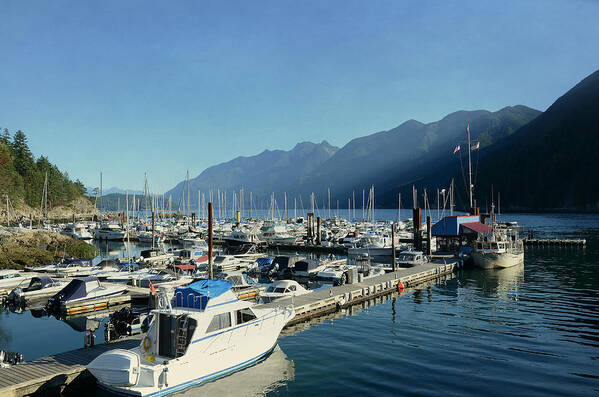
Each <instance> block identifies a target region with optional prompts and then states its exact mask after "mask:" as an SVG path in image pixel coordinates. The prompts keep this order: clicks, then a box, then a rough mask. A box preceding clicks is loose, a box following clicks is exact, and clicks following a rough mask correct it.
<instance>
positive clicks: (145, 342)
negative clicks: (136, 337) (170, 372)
mask: <svg viewBox="0 0 599 397" xmlns="http://www.w3.org/2000/svg"><path fill="white" fill-rule="evenodd" d="M142 346H143V348H144V351H145V352H148V351H149V350H150V348H151V347H152V341H151V340H150V338H148V337H147V336H146V337H145V338H144V340H143V342H142Z"/></svg>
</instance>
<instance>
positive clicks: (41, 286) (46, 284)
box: [7, 276, 67, 302]
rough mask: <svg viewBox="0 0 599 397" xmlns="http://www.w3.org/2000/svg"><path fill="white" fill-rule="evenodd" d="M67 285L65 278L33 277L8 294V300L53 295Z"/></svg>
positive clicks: (18, 300)
mask: <svg viewBox="0 0 599 397" xmlns="http://www.w3.org/2000/svg"><path fill="white" fill-rule="evenodd" d="M66 285H67V281H65V280H56V279H53V278H52V277H49V276H40V277H33V278H32V279H31V280H30V281H29V282H23V283H22V284H20V285H19V286H18V287H16V288H15V289H13V290H12V291H11V292H10V294H8V297H7V300H8V301H12V302H20V301H23V300H25V299H27V300H31V299H35V298H41V297H43V296H48V295H53V294H55V293H56V292H58V291H61V290H62V289H63V288H64V287H65V286H66Z"/></svg>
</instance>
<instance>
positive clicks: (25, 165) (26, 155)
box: [12, 130, 34, 177]
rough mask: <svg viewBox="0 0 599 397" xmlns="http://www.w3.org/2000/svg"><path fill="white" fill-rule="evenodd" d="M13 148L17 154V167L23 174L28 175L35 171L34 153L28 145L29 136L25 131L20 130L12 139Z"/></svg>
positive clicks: (15, 154)
mask: <svg viewBox="0 0 599 397" xmlns="http://www.w3.org/2000/svg"><path fill="white" fill-rule="evenodd" d="M12 150H13V152H14V156H15V169H16V170H17V172H18V173H19V174H21V176H23V177H26V176H28V175H30V174H31V173H32V172H33V169H34V163H33V155H32V154H31V151H30V150H29V146H28V145H27V137H26V136H25V134H24V133H23V131H21V130H18V131H17V132H15V136H14V137H13V141H12Z"/></svg>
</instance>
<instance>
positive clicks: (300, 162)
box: [166, 71, 599, 211]
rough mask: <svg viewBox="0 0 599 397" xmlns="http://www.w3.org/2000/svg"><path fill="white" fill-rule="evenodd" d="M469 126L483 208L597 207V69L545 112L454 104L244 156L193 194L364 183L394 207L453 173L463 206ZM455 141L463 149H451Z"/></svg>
mask: <svg viewBox="0 0 599 397" xmlns="http://www.w3.org/2000/svg"><path fill="white" fill-rule="evenodd" d="M468 123H469V124H470V133H471V139H472V141H473V142H479V143H480V149H479V150H476V151H473V152H472V159H473V177H474V182H475V186H476V187H475V198H476V200H477V205H478V206H479V207H483V210H485V209H487V208H488V207H489V205H490V203H491V201H492V200H493V201H495V202H496V201H497V196H498V193H500V194H501V207H502V210H510V211H597V210H599V182H598V179H597V178H596V177H595V171H596V170H597V169H599V167H597V166H596V165H595V163H594V158H593V157H594V155H595V154H596V153H597V152H598V150H599V143H598V141H597V137H598V135H599V71H597V72H595V73H593V74H591V75H590V76H588V77H587V78H585V79H584V80H582V81H581V82H580V83H579V84H577V85H576V86H575V87H573V88H572V89H571V90H569V91H568V92H567V93H565V94H564V95H563V96H562V97H560V98H559V99H558V100H557V101H555V103H553V104H552V105H551V106H550V107H549V108H548V109H547V110H546V111H545V112H540V111H538V110H535V109H531V108H529V107H526V106H523V105H516V106H508V107H505V108H503V109H501V110H499V111H496V112H489V111H486V110H475V111H457V112H454V113H451V114H449V115H447V116H445V117H444V118H442V119H441V120H438V121H435V122H432V123H421V122H419V121H416V120H408V121H406V122H404V123H402V124H400V125H399V126H397V127H395V128H393V129H391V130H388V131H381V132H376V133H373V134H370V135H367V136H364V137H360V138H356V139H353V140H351V141H350V142H348V143H347V144H346V145H344V146H343V147H341V148H337V147H334V146H332V145H330V144H329V143H328V142H326V141H322V142H321V143H319V144H316V143H310V142H303V143H299V144H297V145H296V146H295V147H294V148H293V149H292V150H290V151H283V150H273V151H269V150H266V151H264V152H262V153H260V154H258V155H256V156H249V157H238V158H236V159H233V160H231V161H228V162H225V163H221V164H218V165H216V166H213V167H209V168H207V169H206V170H204V171H203V172H202V173H201V174H200V175H199V176H197V177H195V178H193V179H191V180H190V182H189V189H190V192H191V193H190V197H191V201H192V203H196V202H197V191H198V189H199V190H201V191H203V192H208V191H209V190H213V191H216V190H217V189H220V190H221V191H222V190H225V191H227V192H228V193H227V194H228V195H229V196H230V192H231V191H233V190H235V191H239V189H241V188H243V189H244V191H245V195H246V196H247V194H248V193H249V192H250V191H251V192H253V193H254V198H255V200H256V197H261V198H262V203H261V204H258V206H264V205H265V203H266V202H267V200H268V197H269V195H270V194H271V193H275V195H276V197H277V200H278V201H279V202H280V200H281V197H282V195H283V192H286V193H287V194H288V195H289V197H291V198H294V197H298V198H299V197H303V200H304V203H307V201H308V197H309V195H310V193H312V192H314V193H315V194H316V196H317V200H318V202H319V203H322V202H324V201H325V200H326V197H327V190H328V189H329V188H330V189H331V195H332V200H333V201H332V202H333V203H334V202H335V201H336V200H339V201H340V204H341V207H346V204H347V199H348V198H349V197H351V196H352V193H353V192H355V193H356V197H359V199H357V200H356V201H358V202H360V201H361V190H362V189H368V187H370V186H371V185H375V188H376V203H377V207H389V208H393V207H396V206H397V195H398V193H401V194H402V195H403V197H405V199H404V201H403V203H404V204H406V205H404V206H410V205H411V204H412V203H411V189H412V186H416V187H417V188H418V189H419V191H420V192H422V190H423V189H427V190H428V192H429V197H430V196H433V197H434V195H436V189H442V188H447V187H448V186H449V184H450V183H451V180H452V179H453V180H454V182H455V184H456V190H455V191H456V204H457V207H458V208H462V209H466V208H467V207H468V199H467V194H466V192H467V189H466V184H465V180H466V179H467V174H466V170H467V162H466V158H467V153H468V152H467V144H466V138H467V135H466V126H467V124H468ZM457 145H460V147H461V150H460V151H458V152H457V153H456V154H453V149H454V148H455V147H456V146H457ZM186 188H187V185H186V183H185V181H183V182H180V183H179V184H178V185H177V186H175V187H174V188H173V189H171V190H170V191H169V192H167V193H166V195H167V197H168V196H169V195H172V197H173V201H174V202H177V201H180V198H181V193H182V192H185V191H186ZM491 190H493V191H494V192H495V194H494V197H493V198H492V197H491ZM420 197H422V196H420ZM227 200H230V198H228V199H227ZM246 200H247V197H246ZM259 201H260V200H256V202H259ZM246 202H247V201H246ZM359 205H360V204H358V206H359ZM420 205H422V202H420ZM333 206H334V204H333Z"/></svg>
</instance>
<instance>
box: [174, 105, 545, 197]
mask: <svg viewBox="0 0 599 397" xmlns="http://www.w3.org/2000/svg"><path fill="white" fill-rule="evenodd" d="M539 114H540V112H539V111H537V110H534V109H531V108H528V107H526V106H522V105H519V106H514V107H506V108H504V109H501V110H499V111H497V112H489V111H486V110H476V111H458V112H455V113H452V114H450V115H448V116H446V117H444V118H443V119H441V120H439V121H436V122H432V123H426V124H425V123H421V122H419V121H416V120H409V121H406V122H404V123H402V124H401V125H399V126H398V127H396V128H393V129H391V130H388V131H381V132H376V133H374V134H371V135H368V136H364V137H360V138H356V139H353V140H351V141H350V142H348V143H347V144H346V145H345V146H343V147H342V148H341V149H339V148H337V147H335V146H332V145H330V144H329V143H328V142H326V141H322V142H321V143H319V144H316V143H310V142H303V143H299V144H297V145H296V146H295V147H294V148H293V149H292V150H290V151H283V150H273V151H269V150H265V151H264V152H262V153H260V154H258V155H256V156H250V157H238V158H236V159H234V160H231V161H228V162H225V163H221V164H218V165H216V166H213V167H209V168H207V169H206V170H204V171H203V172H202V173H201V174H200V175H199V176H197V177H195V178H193V179H190V181H189V190H190V200H191V202H192V204H194V203H197V191H198V190H200V191H202V192H205V193H206V192H208V191H209V190H212V191H214V192H216V191H217V189H220V190H221V191H223V190H225V191H227V192H231V191H239V189H241V188H243V189H244V191H245V192H246V194H247V193H249V192H250V191H251V192H252V193H253V194H254V202H255V203H258V204H257V206H258V207H264V206H265V205H266V206H267V205H268V200H269V196H270V194H271V193H275V195H276V197H277V200H278V201H279V202H280V200H281V196H282V195H283V192H286V193H287V194H288V195H289V197H290V198H300V197H303V199H302V201H303V203H306V204H307V203H308V201H309V195H310V194H311V193H312V192H314V193H315V195H316V197H317V200H319V202H322V200H323V198H326V197H327V195H328V189H331V196H332V200H333V201H332V202H333V203H334V202H335V201H336V200H340V203H341V206H342V207H343V206H344V204H345V203H347V198H348V197H350V196H351V195H352V192H353V191H355V192H356V193H357V192H358V191H360V190H362V189H367V188H368V187H370V186H371V185H373V184H374V185H375V186H379V187H380V185H379V184H380V183H382V182H386V180H387V178H388V176H389V175H391V174H393V173H394V172H397V171H398V170H402V169H412V168H418V167H421V166H422V165H423V164H425V163H426V162H427V161H428V159H431V158H439V157H443V156H444V155H445V154H447V153H451V151H452V149H453V147H454V146H455V144H456V143H457V142H459V140H460V139H461V135H463V133H464V131H465V128H466V125H467V123H468V122H470V124H471V129H472V131H476V133H474V132H473V137H475V138H476V139H479V140H480V142H481V146H482V147H485V146H489V145H493V144H494V143H495V142H497V141H498V140H501V139H503V138H505V137H507V136H509V135H511V134H513V133H514V132H515V131H516V130H517V129H518V128H519V127H521V126H523V125H524V124H526V123H527V122H529V121H530V120H532V119H533V118H535V117H536V116H538V115H539ZM183 192H185V193H186V192H187V183H186V181H182V182H180V183H179V184H178V185H177V186H176V187H175V188H173V189H171V190H170V191H168V192H166V196H167V197H169V196H171V195H172V197H173V202H174V203H177V202H179V203H181V193H183ZM229 194H230V193H229ZM360 195H361V192H360ZM377 199H378V196H377ZM227 200H230V197H229V198H228V199H227ZM246 200H247V198H246Z"/></svg>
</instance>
